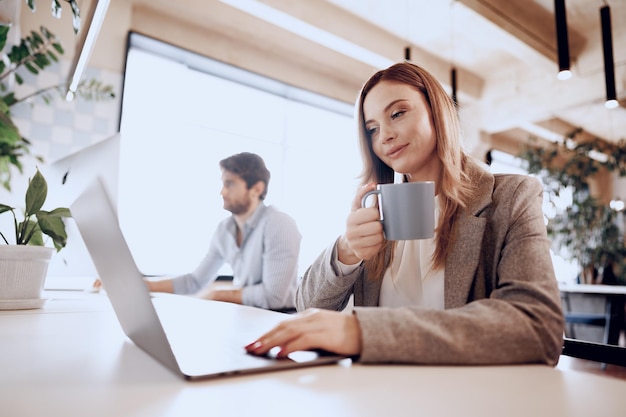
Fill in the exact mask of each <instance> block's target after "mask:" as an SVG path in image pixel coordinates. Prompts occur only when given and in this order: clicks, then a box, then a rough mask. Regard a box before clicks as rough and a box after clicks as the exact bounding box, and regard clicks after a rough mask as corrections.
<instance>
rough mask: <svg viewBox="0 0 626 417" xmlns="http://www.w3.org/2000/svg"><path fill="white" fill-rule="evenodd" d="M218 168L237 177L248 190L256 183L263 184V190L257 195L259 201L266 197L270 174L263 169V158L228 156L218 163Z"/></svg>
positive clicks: (244, 153)
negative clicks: (243, 182) (244, 183)
mask: <svg viewBox="0 0 626 417" xmlns="http://www.w3.org/2000/svg"><path fill="white" fill-rule="evenodd" d="M220 167H221V168H222V169H223V170H226V171H229V172H232V173H233V174H237V175H239V176H240V177H241V178H242V179H243V180H244V181H245V182H246V186H247V187H248V189H250V188H252V187H253V186H254V185H255V184H256V183H257V182H259V181H261V182H262V183H263V184H265V189H264V190H263V192H262V193H261V195H259V200H263V199H264V198H265V196H266V195H267V187H268V185H269V182H270V172H269V171H268V169H267V168H266V167H265V162H263V158H261V157H260V156H259V155H257V154H254V153H250V152H242V153H238V154H236V155H232V156H229V157H228V158H226V159H222V160H221V161H220Z"/></svg>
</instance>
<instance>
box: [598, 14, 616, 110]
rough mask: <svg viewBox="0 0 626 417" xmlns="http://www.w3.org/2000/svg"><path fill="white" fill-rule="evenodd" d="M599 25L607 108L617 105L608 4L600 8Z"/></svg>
mask: <svg viewBox="0 0 626 417" xmlns="http://www.w3.org/2000/svg"><path fill="white" fill-rule="evenodd" d="M600 25H601V27H602V50H603V51H604V81H605V84H606V102H605V103H604V105H605V106H606V108H608V109H614V108H615V107H617V106H618V105H619V103H618V102H617V92H616V90H615V65H614V62H613V39H612V31H611V8H610V7H609V5H608V4H607V5H605V6H602V7H601V8H600Z"/></svg>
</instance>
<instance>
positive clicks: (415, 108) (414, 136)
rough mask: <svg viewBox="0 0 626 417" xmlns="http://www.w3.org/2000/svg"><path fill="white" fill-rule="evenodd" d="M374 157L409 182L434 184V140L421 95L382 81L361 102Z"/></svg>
mask: <svg viewBox="0 0 626 417" xmlns="http://www.w3.org/2000/svg"><path fill="white" fill-rule="evenodd" d="M363 116H364V120H365V129H366V131H367V132H368V133H369V136H370V138H371V141H372V148H373V149H374V153H375V154H376V156H378V158H380V160H381V161H383V162H384V163H385V164H387V165H388V166H389V167H391V168H392V169H393V170H394V171H395V172H398V173H401V174H405V175H407V177H408V178H409V181H425V180H434V181H436V180H438V175H439V172H440V165H441V164H440V161H439V158H438V157H437V154H436V148H437V138H436V136H435V129H434V126H433V121H432V117H431V113H430V107H429V106H428V103H427V102H426V98H425V97H424V95H423V94H422V93H421V92H419V91H417V90H416V89H414V88H412V87H410V86H409V85H407V84H403V83H399V82H393V81H382V82H380V83H378V84H377V85H376V86H374V87H373V88H372V89H371V90H370V91H369V93H368V94H367V96H365V100H364V101H363Z"/></svg>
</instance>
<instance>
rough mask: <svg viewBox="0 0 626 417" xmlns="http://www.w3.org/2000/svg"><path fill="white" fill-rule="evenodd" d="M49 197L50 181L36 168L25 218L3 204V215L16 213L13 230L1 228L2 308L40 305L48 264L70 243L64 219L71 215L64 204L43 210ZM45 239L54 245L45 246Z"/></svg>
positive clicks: (26, 197) (28, 189)
mask: <svg viewBox="0 0 626 417" xmlns="http://www.w3.org/2000/svg"><path fill="white" fill-rule="evenodd" d="M47 196H48V184H47V182H46V179H45V178H44V176H43V175H42V174H41V172H39V169H37V171H36V173H35V175H34V176H33V178H32V179H30V180H29V183H28V188H27V190H26V195H25V204H26V205H25V209H24V211H23V217H20V216H18V214H17V213H16V211H17V210H18V209H17V208H15V207H11V206H9V205H6V204H2V203H0V214H2V213H11V214H12V215H13V219H12V222H11V225H10V227H9V229H11V230H12V233H9V232H6V231H5V232H4V233H3V232H2V231H0V237H1V241H0V309H23V308H38V307H41V306H42V305H43V303H44V302H45V300H44V299H42V298H41V292H42V290H43V284H44V281H45V278H46V274H47V271H48V263H49V261H50V258H51V257H52V254H53V253H54V251H55V250H56V251H57V252H58V251H60V250H61V249H62V248H64V247H65V245H66V244H67V233H66V230H65V223H64V222H63V218H67V217H71V214H70V211H69V209H68V208H65V207H59V208H55V209H53V210H51V211H47V210H43V206H44V203H45V201H46V198H47ZM45 236H47V238H48V239H45ZM46 240H51V241H52V244H53V246H54V247H51V246H46V243H47V242H46Z"/></svg>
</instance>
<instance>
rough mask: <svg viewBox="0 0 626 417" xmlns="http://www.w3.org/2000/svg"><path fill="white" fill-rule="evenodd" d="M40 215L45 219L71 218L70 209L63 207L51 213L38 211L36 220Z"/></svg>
mask: <svg viewBox="0 0 626 417" xmlns="http://www.w3.org/2000/svg"><path fill="white" fill-rule="evenodd" d="M40 213H43V215H44V216H47V217H58V218H61V217H72V213H70V209H68V208H65V207H59V208H55V209H54V210H52V211H43V210H42V211H39V212H38V213H37V218H39V216H40Z"/></svg>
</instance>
